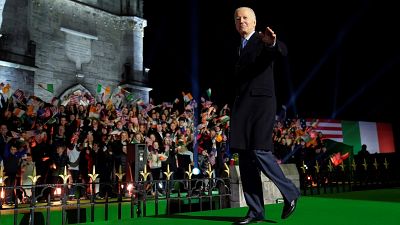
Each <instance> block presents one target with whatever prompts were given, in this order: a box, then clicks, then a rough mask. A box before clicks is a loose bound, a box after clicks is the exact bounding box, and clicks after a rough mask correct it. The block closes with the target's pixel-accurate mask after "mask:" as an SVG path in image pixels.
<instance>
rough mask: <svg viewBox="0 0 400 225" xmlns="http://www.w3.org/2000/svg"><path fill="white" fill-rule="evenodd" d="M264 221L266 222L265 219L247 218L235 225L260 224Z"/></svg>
mask: <svg viewBox="0 0 400 225" xmlns="http://www.w3.org/2000/svg"><path fill="white" fill-rule="evenodd" d="M263 220H264V218H254V217H248V216H246V217H245V218H243V219H240V220H238V221H236V222H235V223H234V224H235V225H244V224H250V223H259V222H262V221H263Z"/></svg>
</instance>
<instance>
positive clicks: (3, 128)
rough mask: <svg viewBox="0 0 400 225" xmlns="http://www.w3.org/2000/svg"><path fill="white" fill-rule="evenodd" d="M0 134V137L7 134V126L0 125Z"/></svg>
mask: <svg viewBox="0 0 400 225" xmlns="http://www.w3.org/2000/svg"><path fill="white" fill-rule="evenodd" d="M0 132H1V134H2V135H6V134H7V132H8V129H7V126H6V125H1V128H0Z"/></svg>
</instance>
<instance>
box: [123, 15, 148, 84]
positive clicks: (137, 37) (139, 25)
mask: <svg viewBox="0 0 400 225" xmlns="http://www.w3.org/2000/svg"><path fill="white" fill-rule="evenodd" d="M146 26H147V20H145V19H142V18H140V17H136V16H134V17H133V68H132V69H133V73H132V74H131V77H129V78H128V80H129V81H134V82H139V83H142V84H146V83H148V79H147V74H145V73H144V67H143V38H144V28H145V27H146Z"/></svg>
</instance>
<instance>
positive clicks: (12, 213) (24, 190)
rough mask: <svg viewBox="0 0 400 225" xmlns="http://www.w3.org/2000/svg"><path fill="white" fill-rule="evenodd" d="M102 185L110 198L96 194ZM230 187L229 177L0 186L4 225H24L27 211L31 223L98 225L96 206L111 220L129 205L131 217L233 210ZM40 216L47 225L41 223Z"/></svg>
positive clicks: (0, 204) (1, 219)
mask: <svg viewBox="0 0 400 225" xmlns="http://www.w3.org/2000/svg"><path fill="white" fill-rule="evenodd" d="M96 185H99V186H100V188H102V189H103V190H107V191H105V192H104V194H105V195H104V196H100V195H99V194H100V192H96V191H94V190H96ZM229 186H230V185H229V179H228V178H226V179H222V178H203V179H190V180H152V181H140V182H133V183H132V182H115V183H88V184H83V183H74V184H44V185H24V186H14V187H5V186H0V191H1V192H0V194H1V198H0V223H1V224H3V222H2V221H5V220H6V219H7V221H13V222H12V224H21V221H20V219H19V218H18V215H19V214H21V213H23V214H24V217H28V219H27V221H28V222H27V223H26V224H39V223H40V224H46V225H50V224H63V225H64V224H67V223H68V224H71V223H82V222H89V221H90V222H94V221H95V217H97V216H99V215H98V214H99V210H96V207H98V208H101V207H104V212H103V213H102V214H104V220H106V221H107V220H109V218H110V211H111V210H110V208H111V207H117V219H118V220H120V219H122V217H123V215H122V214H123V208H126V207H128V208H129V212H130V213H129V217H130V218H135V217H145V216H149V215H155V216H158V215H161V214H163V215H165V214H167V215H169V214H173V213H178V212H190V211H203V210H214V209H222V208H226V207H229V206H230V203H229V199H230V198H229V196H230V194H231V193H230V187H229ZM71 190H75V195H73V196H72V195H69V193H71ZM29 192H30V193H29ZM160 206H165V210H164V211H160V209H161V207H160ZM60 212H61V217H59V221H54V220H52V219H51V218H52V216H51V214H52V213H53V214H54V213H60ZM149 212H150V213H149ZM86 214H90V215H89V216H90V217H87V216H86ZM38 216H40V218H39V220H40V221H41V222H35V220H37V219H38V218H37V217H38ZM6 217H7V218H6ZM124 217H127V215H124ZM86 218H90V219H89V221H86V220H87V219H86Z"/></svg>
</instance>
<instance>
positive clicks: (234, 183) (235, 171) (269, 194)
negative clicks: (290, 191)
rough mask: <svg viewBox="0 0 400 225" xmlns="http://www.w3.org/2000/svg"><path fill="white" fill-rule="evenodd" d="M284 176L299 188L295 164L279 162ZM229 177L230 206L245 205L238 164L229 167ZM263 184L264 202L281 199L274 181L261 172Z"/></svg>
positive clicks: (268, 202)
mask: <svg viewBox="0 0 400 225" xmlns="http://www.w3.org/2000/svg"><path fill="white" fill-rule="evenodd" d="M280 167H281V169H282V171H283V173H284V174H285V176H286V177H287V178H288V179H290V180H291V181H292V182H293V183H294V184H295V185H296V187H297V188H298V189H299V190H300V176H299V172H298V170H297V167H296V165H295V164H280ZM230 174H231V175H230V177H231V207H243V206H246V201H245V199H244V195H243V188H242V181H241V180H240V171H239V166H231V167H230ZM261 182H262V184H263V196H264V203H265V204H273V203H277V202H279V201H281V200H283V199H282V195H281V193H280V191H279V190H278V188H277V187H276V186H275V184H274V183H272V181H271V180H270V179H268V177H266V176H265V175H264V174H261Z"/></svg>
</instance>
